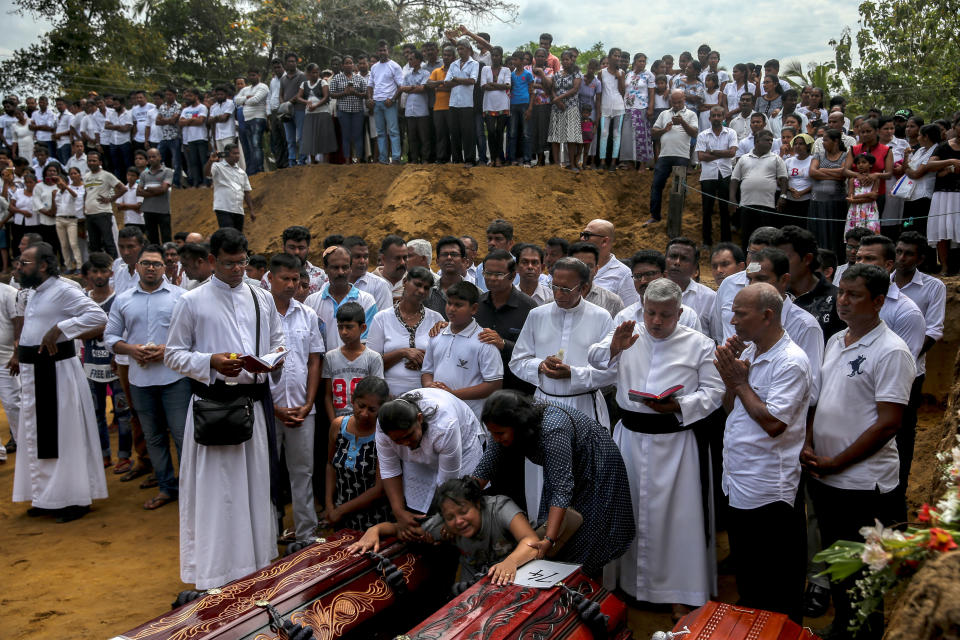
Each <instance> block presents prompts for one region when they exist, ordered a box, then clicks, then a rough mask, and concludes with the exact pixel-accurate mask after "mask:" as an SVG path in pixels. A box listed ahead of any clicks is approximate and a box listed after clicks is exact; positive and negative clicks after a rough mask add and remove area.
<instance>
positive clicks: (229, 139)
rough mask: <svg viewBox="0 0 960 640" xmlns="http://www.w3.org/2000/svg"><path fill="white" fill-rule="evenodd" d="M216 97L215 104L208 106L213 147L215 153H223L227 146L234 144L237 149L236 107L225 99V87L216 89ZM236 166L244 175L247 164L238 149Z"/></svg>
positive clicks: (231, 101) (229, 100)
mask: <svg viewBox="0 0 960 640" xmlns="http://www.w3.org/2000/svg"><path fill="white" fill-rule="evenodd" d="M214 93H215V94H216V96H217V99H216V102H214V103H213V104H212V105H210V122H212V123H214V126H213V146H214V148H215V149H216V150H217V151H221V152H222V151H224V150H225V149H226V147H227V145H228V144H235V145H237V146H238V147H239V142H240V141H239V139H238V138H237V118H236V115H235V114H234V112H235V111H236V106H235V105H234V104H233V100H231V99H230V98H228V97H227V88H226V87H217V89H216V91H215V92H214ZM237 165H238V166H239V167H240V168H241V169H242V170H243V171H244V173H246V171H247V164H246V162H245V161H244V158H243V149H242V148H241V149H240V159H239V160H238V161H237Z"/></svg>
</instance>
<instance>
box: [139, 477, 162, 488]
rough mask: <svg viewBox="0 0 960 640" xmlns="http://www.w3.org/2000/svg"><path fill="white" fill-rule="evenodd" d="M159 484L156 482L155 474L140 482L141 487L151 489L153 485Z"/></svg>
mask: <svg viewBox="0 0 960 640" xmlns="http://www.w3.org/2000/svg"><path fill="white" fill-rule="evenodd" d="M158 484H160V483H159V482H157V476H149V477H148V478H147V479H146V480H144V481H143V482H141V483H140V488H141V489H153V488H154V487H155V486H157V485H158Z"/></svg>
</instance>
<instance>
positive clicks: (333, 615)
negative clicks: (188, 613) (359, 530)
mask: <svg viewBox="0 0 960 640" xmlns="http://www.w3.org/2000/svg"><path fill="white" fill-rule="evenodd" d="M415 561H416V558H415V557H414V555H413V554H410V553H408V554H407V556H406V559H405V560H404V562H403V564H401V565H398V566H397V568H398V569H400V571H402V572H403V578H404V581H405V582H407V583H409V582H410V574H411V573H413V565H414V562H415ZM392 596H393V591H392V590H391V589H390V587H388V586H387V584H386V583H385V582H384V581H383V578H377V579H376V580H374V581H373V582H371V583H370V584H369V585H368V586H367V589H366V591H341V592H340V593H337V594H336V595H334V596H333V599H332V600H331V601H330V604H328V605H324V604H323V601H322V599H320V598H318V599H317V600H314V602H313V603H312V604H311V605H310V606H309V607H307V608H306V609H303V610H302V611H297V612H296V613H294V614H292V615H291V616H290V620H291V621H293V622H295V623H296V624H299V625H302V626H307V625H309V626H310V627H312V628H313V637H314V639H315V640H333V639H334V638H339V637H340V636H341V635H342V634H343V630H344V628H346V627H347V626H349V625H351V624H353V623H354V622H356V621H357V620H359V619H360V616H361V614H363V613H367V612H371V613H372V612H373V610H374V607H373V603H374V602H376V601H378V600H388V599H389V598H390V597H392ZM253 640H283V638H281V637H280V636H279V635H273V634H271V633H258V634H257V635H256V636H254V637H253Z"/></svg>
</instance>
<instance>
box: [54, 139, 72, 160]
mask: <svg viewBox="0 0 960 640" xmlns="http://www.w3.org/2000/svg"><path fill="white" fill-rule="evenodd" d="M56 157H57V160H59V161H60V165H61V166H66V164H67V160H69V159H70V143H69V142H68V143H67V144H62V145H60V146H59V147H57V156H56Z"/></svg>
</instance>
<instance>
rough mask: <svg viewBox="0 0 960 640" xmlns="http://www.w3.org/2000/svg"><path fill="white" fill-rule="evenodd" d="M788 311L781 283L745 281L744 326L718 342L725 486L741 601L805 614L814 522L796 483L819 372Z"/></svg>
mask: <svg viewBox="0 0 960 640" xmlns="http://www.w3.org/2000/svg"><path fill="white" fill-rule="evenodd" d="M782 313H783V296H782V294H781V293H780V292H779V291H778V290H777V289H776V288H775V287H774V286H773V285H771V284H767V283H757V284H751V285H748V286H746V287H744V289H743V290H741V291H740V292H739V293H738V294H737V295H736V297H735V298H734V301H733V320H732V321H731V322H732V324H733V326H734V328H735V329H736V332H737V333H736V335H735V336H733V337H731V338H730V339H728V340H727V342H726V344H724V345H721V346H719V347H717V351H716V357H717V359H716V365H717V370H718V371H719V372H720V377H721V378H723V382H724V384H725V385H726V388H727V391H726V395H725V397H724V406H725V407H726V408H727V410H728V411H729V412H730V414H729V416H728V417H727V424H726V428H725V429H724V434H723V451H724V457H723V485H722V486H723V492H724V493H725V494H726V495H727V497H728V499H729V502H730V507H729V513H728V517H727V532H728V535H729V538H730V552H731V555H732V557H733V562H734V573H735V575H736V578H737V592H738V593H739V594H740V602H739V604H741V605H743V606H746V607H756V608H758V609H766V610H768V611H777V612H780V613H785V614H787V615H788V616H789V617H790V619H792V620H793V621H795V622H797V623H798V624H799V623H801V622H802V617H803V588H804V582H805V573H806V526H805V522H804V517H803V510H802V508H797V507H800V506H801V505H797V491H798V489H799V486H800V450H801V449H802V448H803V443H804V438H805V436H806V416H807V407H808V406H809V403H810V380H811V376H810V361H809V360H808V358H807V354H806V353H804V351H803V349H801V348H800V347H799V346H797V344H796V343H794V342H793V340H791V339H790V336H789V335H787V332H786V331H784V329H783V325H782V324H781V319H780V318H781V314H782ZM746 342H750V343H751V344H750V346H747V347H745V346H744V345H745V343H746ZM770 531H777V532H778V533H777V535H776V536H770V535H769V532H770Z"/></svg>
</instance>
